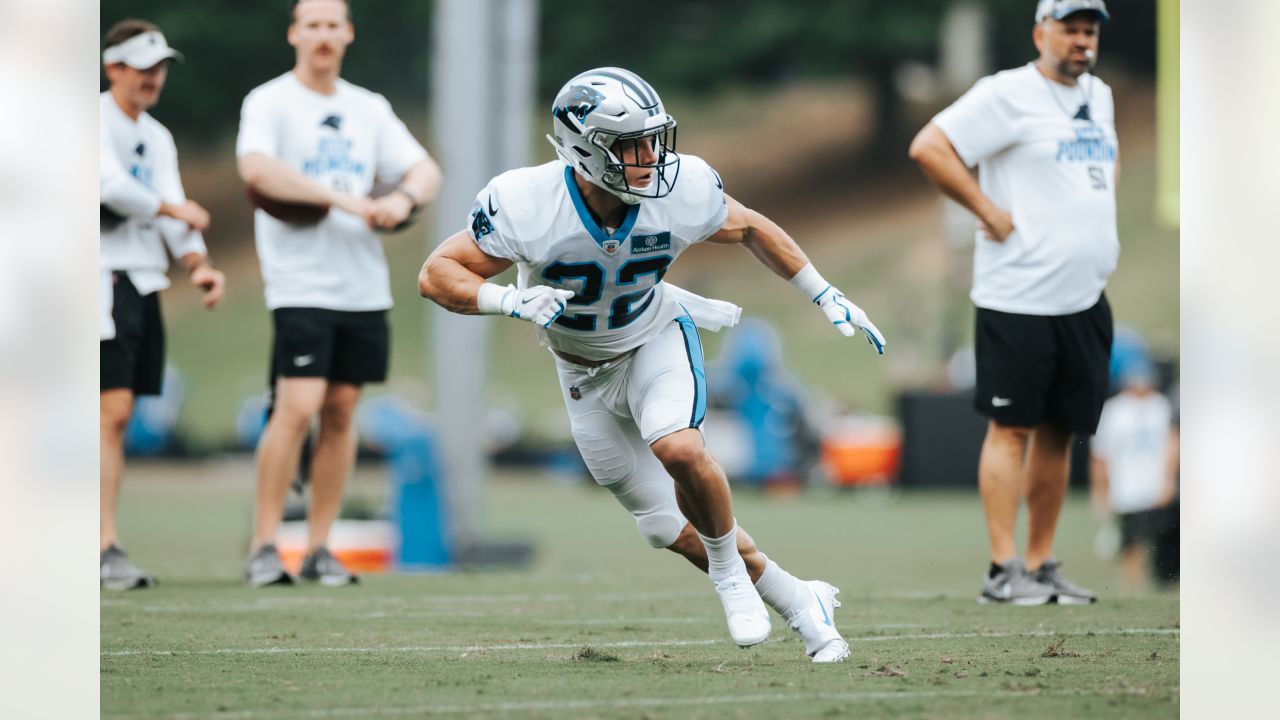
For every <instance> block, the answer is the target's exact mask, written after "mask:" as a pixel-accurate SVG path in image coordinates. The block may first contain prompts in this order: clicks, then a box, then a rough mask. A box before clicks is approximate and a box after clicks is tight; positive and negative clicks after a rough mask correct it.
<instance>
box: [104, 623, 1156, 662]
mask: <svg viewBox="0 0 1280 720" xmlns="http://www.w3.org/2000/svg"><path fill="white" fill-rule="evenodd" d="M1179 633H1181V630H1179V629H1177V628H1115V629H1100V630H1068V631H1058V632H1055V631H1052V630H1029V631H1025V632H986V633H918V634H906V635H869V636H865V637H846V638H845V639H846V640H848V641H849V642H850V643H859V642H891V641H894V640H958V639H972V638H1010V637H1033V638H1034V637H1088V636H1090V635H1103V636H1110V635H1178V634H1179ZM723 642H725V640H723V639H712V640H620V641H615V642H592V641H589V640H583V641H579V642H568V643H566V642H559V643H509V644H504V645H407V646H378V647H296V648H290V647H263V648H215V649H212V650H104V651H102V652H101V653H99V654H100V655H101V656H102V657H129V656H134V655H157V656H164V655H173V656H177V655H281V654H283V655H288V654H296V655H308V654H325V655H334V654H343V653H352V654H358V653H435V652H463V653H471V652H489V651H495V650H565V649H569V648H581V647H583V646H586V645H590V646H591V647H595V648H629V647H680V646H688V645H714V644H716V643H723Z"/></svg>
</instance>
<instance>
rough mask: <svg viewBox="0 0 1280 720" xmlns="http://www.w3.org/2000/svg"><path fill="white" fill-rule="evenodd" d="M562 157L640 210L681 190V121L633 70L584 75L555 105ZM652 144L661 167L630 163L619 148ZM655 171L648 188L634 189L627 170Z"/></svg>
mask: <svg viewBox="0 0 1280 720" xmlns="http://www.w3.org/2000/svg"><path fill="white" fill-rule="evenodd" d="M551 127H552V130H551V132H552V134H551V135H548V136H547V140H549V141H550V142H551V144H552V145H553V146H555V149H556V153H557V154H559V155H560V159H562V160H564V161H565V162H566V163H568V164H569V167H572V168H573V169H574V170H576V171H578V172H580V173H582V175H583V176H584V177H586V178H587V179H588V180H590V181H591V182H592V183H594V184H596V185H599V186H600V187H602V188H604V189H605V190H608V191H609V192H611V193H613V194H614V195H617V196H618V197H619V198H621V199H622V200H623V201H624V202H627V203H629V204H632V205H635V204H637V203H639V202H640V201H641V200H645V199H648V198H660V197H663V196H664V195H667V194H669V193H670V192H671V190H672V188H674V187H675V184H676V177H677V176H678V175H679V174H680V155H679V154H677V153H676V120H675V118H673V117H671V116H670V115H668V114H667V113H666V112H665V111H664V110H663V108H662V100H661V99H660V98H659V97H658V93H657V92H656V91H655V90H654V89H653V87H651V86H650V85H649V83H647V82H645V81H644V79H643V78H641V77H640V76H639V75H636V74H635V73H633V72H631V71H630V70H623V69H622V68H615V67H605V68H596V69H595V70H588V71H586V72H584V73H581V74H579V75H578V76H577V77H575V78H573V79H572V80H570V81H569V82H567V83H565V86H564V87H563V88H561V89H560V92H559V93H557V94H556V99H555V102H554V103H552V105H551ZM619 141H622V142H627V141H630V142H635V143H639V142H642V141H647V142H649V143H651V144H652V148H653V151H654V155H656V156H657V161H656V163H654V164H652V165H648V164H645V165H641V164H638V163H624V162H622V160H621V158H620V157H619V155H620V154H621V153H618V154H615V150H618V149H619V148H617V147H615V143H617V142H619ZM628 167H646V168H652V169H653V175H652V179H651V181H650V182H649V184H648V185H647V186H644V187H637V186H632V185H631V184H630V183H629V182H628V181H627V174H626V168H628Z"/></svg>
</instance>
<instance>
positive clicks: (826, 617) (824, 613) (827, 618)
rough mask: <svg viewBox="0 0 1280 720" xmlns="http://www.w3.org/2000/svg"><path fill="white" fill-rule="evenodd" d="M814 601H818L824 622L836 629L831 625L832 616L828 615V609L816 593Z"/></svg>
mask: <svg viewBox="0 0 1280 720" xmlns="http://www.w3.org/2000/svg"><path fill="white" fill-rule="evenodd" d="M813 599H815V600H817V601H818V609H819V610H821V611H822V622H824V623H826V624H827V625H830V626H831V627H835V626H834V625H832V624H831V616H829V615H827V607H826V606H825V605H823V604H822V598H820V597H818V593H816V592H815V593H814V594H813Z"/></svg>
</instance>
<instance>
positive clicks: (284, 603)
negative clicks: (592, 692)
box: [100, 590, 711, 613]
mask: <svg viewBox="0 0 1280 720" xmlns="http://www.w3.org/2000/svg"><path fill="white" fill-rule="evenodd" d="M256 592H262V591H261V590H259V591H256ZM700 597H711V596H710V595H708V594H707V593H703V592H635V593H631V592H610V593H582V594H565V593H545V594H538V595H532V594H527V593H525V594H503V593H480V594H471V595H424V596H421V597H415V598H413V599H412V600H406V599H405V598H400V597H369V596H366V595H362V596H359V597H358V598H357V597H355V596H349V597H342V598H338V597H334V598H317V597H287V596H278V597H263V598H258V599H255V600H253V601H250V602H238V603H224V602H222V600H223V598H220V597H219V598H213V599H210V600H209V601H208V602H197V603H173V602H148V601H147V600H143V599H139V600H130V599H124V598H119V599H117V598H111V599H103V600H102V601H101V603H100V604H101V606H102V607H104V608H108V607H109V608H129V609H134V610H141V611H142V612H154V613H185V612H216V613H222V612H261V611H263V610H286V611H288V610H294V609H297V607H298V606H316V605H319V606H327V607H333V608H335V609H339V610H345V609H346V608H348V607H349V605H348V604H347V603H345V602H342V601H343V600H351V602H352V603H356V602H358V603H359V604H360V605H362V606H367V605H382V606H386V605H391V606H393V607H403V608H406V609H408V608H411V607H414V606H418V605H435V604H439V603H451V604H459V603H507V602H510V603H530V602H538V603H556V602H573V603H579V602H583V601H594V602H624V601H637V600H639V601H643V600H684V599H689V598H700Z"/></svg>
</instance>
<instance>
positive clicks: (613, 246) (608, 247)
mask: <svg viewBox="0 0 1280 720" xmlns="http://www.w3.org/2000/svg"><path fill="white" fill-rule="evenodd" d="M601 247H603V248H604V251H605V252H607V253H609V254H610V255H612V254H614V253H615V252H617V251H618V248H620V247H622V241H621V240H605V241H604V244H603V245H601Z"/></svg>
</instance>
